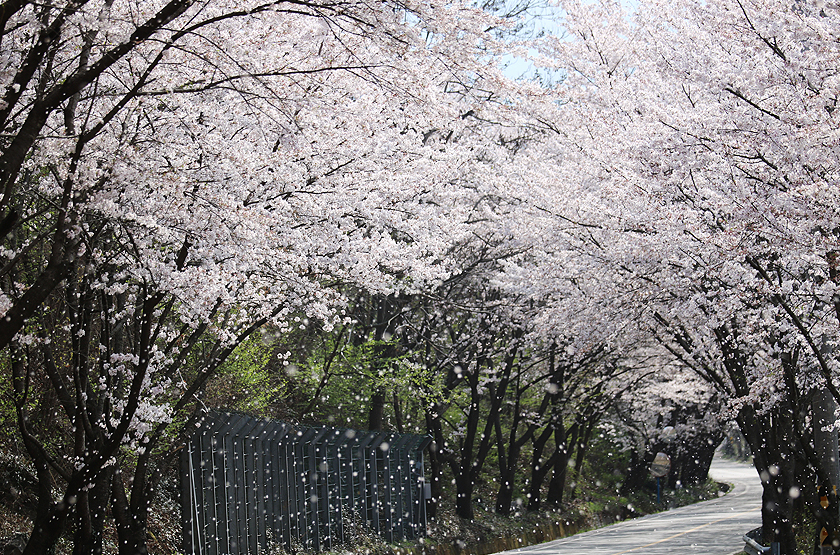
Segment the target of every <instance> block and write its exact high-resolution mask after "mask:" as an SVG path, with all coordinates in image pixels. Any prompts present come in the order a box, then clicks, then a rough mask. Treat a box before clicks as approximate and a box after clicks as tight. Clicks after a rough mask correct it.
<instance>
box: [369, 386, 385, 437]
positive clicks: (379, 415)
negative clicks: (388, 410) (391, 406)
mask: <svg viewBox="0 0 840 555" xmlns="http://www.w3.org/2000/svg"><path fill="white" fill-rule="evenodd" d="M384 414H385V390H384V389H383V388H379V389H377V390H376V391H375V392H374V393H373V394H372V395H371V396H370V410H369V411H368V430H381V429H382V425H383V417H384Z"/></svg>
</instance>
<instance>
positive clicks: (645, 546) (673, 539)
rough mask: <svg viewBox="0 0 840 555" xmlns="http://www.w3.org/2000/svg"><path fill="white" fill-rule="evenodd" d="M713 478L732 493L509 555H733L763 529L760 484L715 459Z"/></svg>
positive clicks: (743, 469) (749, 471)
mask: <svg viewBox="0 0 840 555" xmlns="http://www.w3.org/2000/svg"><path fill="white" fill-rule="evenodd" d="M710 475H711V476H712V477H713V478H714V479H715V480H717V481H719V482H725V483H728V484H731V485H732V486H733V487H732V489H731V490H730V492H729V493H728V494H727V495H725V496H723V497H720V498H719V499H713V500H710V501H704V502H702V503H696V504H694V505H689V506H686V507H680V508H678V509H673V510H670V511H665V512H662V513H657V514H652V515H648V516H645V517H642V518H638V519H634V520H628V521H625V522H619V523H617V524H614V525H612V526H607V527H605V528H599V529H597V530H592V531H590V532H584V533H582V534H577V535H574V536H571V537H568V538H563V539H559V540H554V541H551V542H547V543H544V544H541V545H535V546H530V547H526V548H522V549H517V550H513V551H508V552H505V553H506V554H513V553H519V554H529V555H579V554H581V553H586V554H587V555H624V554H625V553H626V554H632V555H671V554H673V553H703V554H706V555H731V554H732V553H737V552H740V551H741V550H742V549H743V547H744V541H743V535H744V534H745V533H746V532H748V531H749V530H752V529H753V528H756V527H758V526H760V525H761V511H760V509H761V482H760V480H759V478H758V475H757V474H756V471H755V469H754V468H753V467H752V466H751V465H748V464H743V463H736V462H732V461H728V460H724V459H720V458H717V457H716V458H715V460H714V461H713V463H712V468H711V470H710Z"/></svg>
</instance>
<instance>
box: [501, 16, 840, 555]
mask: <svg viewBox="0 0 840 555" xmlns="http://www.w3.org/2000/svg"><path fill="white" fill-rule="evenodd" d="M561 5H562V7H563V10H564V17H563V21H562V27H563V28H565V29H566V30H567V31H568V35H567V36H566V37H554V38H550V39H548V40H547V41H546V43H545V46H544V50H543V52H544V54H545V56H546V58H545V63H546V64H548V65H549V66H551V67H555V68H558V69H560V70H562V71H564V72H565V79H564V81H563V83H561V84H560V85H559V86H558V87H557V89H556V93H557V95H558V98H559V99H560V102H559V104H561V105H560V106H558V107H557V108H556V110H557V114H556V115H553V116H552V115H551V114H550V113H549V109H548V108H546V109H545V111H543V112H540V115H539V116H538V117H539V118H540V119H542V120H544V121H546V122H553V123H551V125H550V126H548V128H549V129H552V130H553V131H554V135H551V134H547V135H546V137H547V140H550V141H553V142H554V145H555V146H554V147H553V149H552V148H551V147H548V149H547V150H549V151H553V152H557V153H563V158H562V163H560V164H557V167H558V170H557V172H556V175H558V177H562V182H563V184H562V187H566V188H571V190H573V191H575V192H576V193H575V194H574V198H585V199H587V204H588V205H589V206H588V208H587V207H586V206H585V205H582V204H581V203H574V205H572V206H564V207H562V208H557V209H555V210H554V212H555V213H556V214H557V218H556V220H557V221H556V223H555V224H554V226H555V228H556V230H557V231H555V233H554V234H553V237H562V238H564V239H563V240H564V241H565V238H567V237H569V232H568V229H567V227H568V226H567V225H566V224H567V223H568V222H569V221H570V220H572V221H577V222H578V223H580V224H583V225H586V226H591V227H590V228H589V229H590V230H591V232H590V233H589V237H588V238H587V237H586V235H585V234H583V233H580V232H579V233H578V235H577V236H578V237H579V238H580V242H581V243H580V244H585V245H586V249H585V252H586V253H587V256H586V257H585V258H586V259H587V260H589V261H593V262H592V263H593V264H595V263H596V262H597V264H599V265H600V267H601V273H600V275H602V276H604V278H605V281H607V282H608V283H609V284H610V286H609V287H610V289H612V293H610V294H607V295H604V294H603V293H604V292H605V291H602V293H598V292H597V290H596V289H595V288H593V289H592V293H593V295H594V297H593V298H598V299H600V301H598V302H599V303H601V306H606V304H603V303H611V305H612V306H613V307H615V308H616V309H620V310H617V311H616V314H621V315H622V316H621V317H618V318H615V319H613V321H614V322H621V321H625V322H626V321H627V315H628V314H632V315H633V316H631V318H639V321H640V322H643V323H644V322H646V323H647V324H643V326H644V325H648V326H649V327H650V329H651V330H652V331H655V332H656V333H659V334H660V336H661V338H662V340H663V343H665V344H666V345H667V346H668V347H669V348H670V349H671V350H672V352H673V353H674V354H675V355H676V354H677V353H678V352H680V351H681V354H680V356H683V357H685V359H686V362H687V363H689V364H691V365H692V366H693V367H694V368H695V369H696V370H697V372H698V374H699V375H702V376H704V377H705V378H706V379H708V381H709V382H710V383H712V384H714V385H715V386H716V388H718V390H719V392H720V393H721V394H723V395H724V401H725V403H726V406H727V407H728V410H729V411H731V412H730V413H729V414H732V415H733V416H734V417H735V418H736V419H737V420H738V422H739V423H740V424H741V427H742V430H744V432H745V435H747V436H748V437H751V447H752V448H753V451H754V452H755V453H756V457H755V463H756V467H757V470H758V471H759V472H760V473H761V476H762V479H763V481H764V484H765V503H764V505H763V521H764V531H765V534H767V535H768V536H769V538H768V539H769V540H770V541H773V542H778V543H779V544H781V546H782V552H792V550H793V542H794V539H793V534H792V532H791V511H792V504H793V503H795V502H796V500H795V497H796V495H795V494H796V492H802V497H801V498H800V501H801V500H802V499H804V500H805V502H806V504H807V506H808V507H809V508H810V510H811V511H812V512H813V513H814V514H815V515H816V516H817V517H818V519H819V520H820V522H821V523H822V524H823V526H824V527H825V528H826V530H827V533H828V536H829V538H831V537H832V536H833V535H834V534H835V532H834V530H836V523H835V522H834V521H835V520H836V519H835V518H834V517H832V516H831V514H830V513H832V512H833V513H836V510H834V509H829V511H825V510H824V509H823V508H822V506H821V505H820V504H819V502H818V499H819V496H818V495H816V488H817V486H818V485H819V486H821V487H822V488H823V489H825V487H824V486H825V484H826V483H827V482H826V481H827V480H828V479H829V475H830V474H831V471H830V469H829V468H826V467H825V465H824V463H823V462H821V461H820V459H819V457H817V456H816V455H815V454H814V451H815V445H814V431H815V430H814V429H812V428H809V427H810V426H812V424H809V422H810V423H813V422H814V421H816V420H817V419H815V418H814V412H813V408H812V407H813V403H812V402H811V399H812V398H813V397H814V396H815V395H817V394H818V393H819V392H820V391H823V390H824V391H827V392H828V393H829V394H830V396H831V397H834V398H835V400H836V398H837V388H836V386H835V381H836V371H837V368H836V366H837V360H836V355H835V354H834V351H835V349H834V345H835V343H836V341H837V337H838V333H837V332H838V319H837V316H838V314H840V313H838V312H837V299H838V297H837V294H836V291H837V275H838V274H837V270H836V264H837V255H836V252H838V245H837V241H838V236H837V234H836V229H837V218H838V213H837V206H838V204H837V198H836V195H837V187H836V183H837V170H838V166H837V148H838V135H837V117H838V112H837V110H836V102H837V95H838V81H837V71H836V66H837V60H838V54H840V51H838V47H837V44H838V43H837V18H838V15H840V14H838V12H837V10H836V9H834V7H833V6H832V5H829V4H827V3H820V2H806V1H800V2H793V3H784V2H751V1H748V0H740V1H738V0H736V1H729V0H714V1H710V2H703V3H696V2H658V1H651V2H640V3H639V5H638V7H636V8H634V12H633V13H629V12H626V11H625V10H623V9H622V7H621V6H620V5H619V4H618V3H616V2H600V3H580V2H562V3H561ZM547 125H548V124H547ZM545 145H546V146H547V143H545ZM544 148H545V147H544ZM557 156H558V155H555V159H556V158H557ZM543 167H544V166H543ZM543 171H545V170H543ZM558 186H561V185H558ZM566 198H568V195H567V197H566ZM543 252H546V253H550V252H551V251H549V250H548V249H543ZM563 256H565V255H561V253H560V252H557V250H556V249H555V252H554V253H552V254H551V256H547V261H548V262H547V263H548V264H552V266H543V267H546V268H552V270H551V275H562V273H561V272H562V266H561V265H560V264H559V263H557V262H553V261H555V260H556V261H560V260H563ZM593 267H596V266H593ZM555 268H556V269H555ZM516 271H517V272H519V273H520V275H521V274H522V272H525V271H527V270H525V269H520V270H516ZM531 271H532V272H534V271H535V270H531ZM590 275H596V274H590ZM535 281H536V280H535ZM556 306H557V307H560V306H562V301H561V299H560V297H559V296H558V297H557V301H556ZM634 307H635V308H634ZM622 308H623V310H622ZM557 312H558V311H556V310H555V311H554V313H557ZM608 325H609V324H608ZM725 414H726V413H725ZM784 415H787V418H786V419H785V418H780V417H781V416H784ZM771 421H772V422H775V423H776V424H777V425H778V426H781V427H780V428H775V432H771V430H773V428H771V427H767V426H766V424H769V423H770V422H771ZM786 445H795V447H793V452H788V451H787V450H788V447H787V446H786ZM793 459H796V461H797V462H795V463H794V462H792V460H793ZM802 471H806V474H808V473H810V474H809V477H808V478H807V479H806V480H805V482H803V481H802V479H801V478H798V477H797V474H798V473H799V475H800V476H801V475H802V474H801V472H802ZM808 482H810V483H808ZM806 490H807V491H808V492H811V493H808V494H806V493H805V492H806ZM828 490H830V488H828ZM779 492H781V493H779ZM827 497H829V499H830V503H831V506H832V507H835V506H836V505H834V503H835V501H834V500H833V498H832V496H831V495H830V494H829V495H828V496H827ZM817 541H819V539H817Z"/></svg>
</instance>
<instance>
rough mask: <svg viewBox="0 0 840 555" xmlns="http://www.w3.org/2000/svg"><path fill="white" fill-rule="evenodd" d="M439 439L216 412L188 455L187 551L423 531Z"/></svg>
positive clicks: (184, 460) (222, 552)
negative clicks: (432, 452)
mask: <svg viewBox="0 0 840 555" xmlns="http://www.w3.org/2000/svg"><path fill="white" fill-rule="evenodd" d="M430 442H431V438H429V437H427V436H419V435H412V434H395V433H390V432H357V431H355V430H345V429H337V428H309V427H303V426H292V425H290V424H287V423H284V422H277V421H269V420H259V419H256V418H253V417H250V416H245V415H240V414H229V413H221V412H213V413H211V414H209V415H208V416H207V417H205V418H204V420H203V421H202V422H201V424H200V426H199V427H198V428H197V429H196V432H195V434H194V435H193V437H192V438H191V439H190V441H189V442H188V443H187V445H186V448H185V449H184V450H183V452H182V455H181V483H182V495H181V509H182V515H183V527H184V551H185V553H186V554H187V555H236V554H254V555H256V554H257V553H259V552H261V551H263V552H264V551H267V550H269V548H270V547H271V546H272V545H278V546H282V547H284V548H285V549H286V550H287V551H290V552H291V551H292V549H293V548H294V547H297V546H301V547H303V548H305V549H307V550H312V551H320V550H321V549H329V548H331V547H333V546H334V545H336V544H339V543H342V542H343V541H345V539H346V537H347V535H348V534H350V533H351V532H352V530H353V529H352V527H353V526H366V527H367V528H368V529H370V530H372V531H374V532H376V533H377V534H379V535H381V536H382V537H383V538H385V539H386V540H387V541H389V542H398V541H401V540H404V539H413V538H416V537H419V536H422V535H424V533H425V529H426V503H425V500H426V497H427V495H428V494H427V487H426V485H425V483H424V477H423V451H424V449H425V448H426V447H427V446H428V445H429V443H430Z"/></svg>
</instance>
